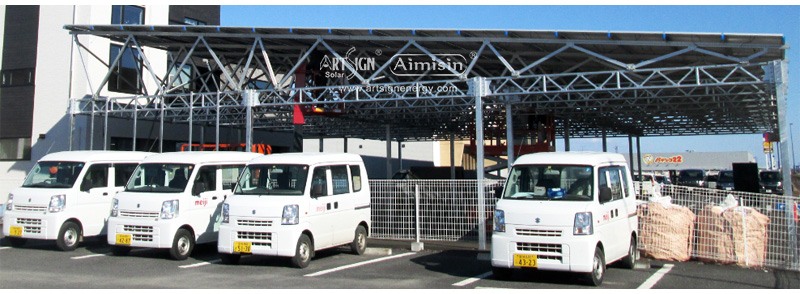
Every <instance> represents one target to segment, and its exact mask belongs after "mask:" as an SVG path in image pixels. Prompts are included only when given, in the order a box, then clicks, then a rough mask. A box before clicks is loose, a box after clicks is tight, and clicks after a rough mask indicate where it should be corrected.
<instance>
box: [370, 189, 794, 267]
mask: <svg viewBox="0 0 800 294" xmlns="http://www.w3.org/2000/svg"><path fill="white" fill-rule="evenodd" d="M502 185H503V182H502V181H499V180H484V181H483V184H481V185H479V184H478V181H476V180H370V189H371V191H372V204H371V208H372V228H371V237H373V238H378V239H394V240H418V241H464V242H479V234H478V232H479V228H480V224H481V223H483V225H484V226H485V230H486V234H487V236H490V235H491V232H492V216H493V213H494V208H495V202H496V200H497V198H496V197H495V194H496V193H497V190H499V189H500V188H502ZM635 186H636V190H637V196H636V197H637V200H638V201H639V206H638V207H639V209H638V214H639V235H640V237H639V249H640V250H641V251H642V253H644V254H645V255H647V256H650V257H651V258H656V259H664V260H689V259H696V260H703V261H707V262H715V263H722V264H731V263H732V264H739V265H741V266H746V267H770V268H782V269H791V270H798V271H800V265H798V258H800V252H799V251H798V249H797V248H798V245H797V244H798V233H799V232H798V228H797V221H798V219H797V217H798V216H797V213H798V212H797V210H796V209H795V207H797V201H796V199H797V197H796V196H795V197H791V196H789V197H787V196H782V195H768V194H757V193H745V192H737V191H725V190H718V189H704V188H691V187H684V186H674V185H666V186H660V195H661V196H662V197H669V199H670V203H671V204H669V205H660V204H655V203H656V202H650V201H649V200H655V199H651V196H652V195H653V189H652V188H651V187H648V186H646V185H645V186H644V187H643V186H642V185H640V184H639V183H638V182H637V183H636V185H635ZM478 187H482V190H483V201H484V215H483V219H481V217H480V216H479V212H478V211H479V205H478ZM664 199H667V198H660V201H663V200H664ZM726 200H728V201H729V204H735V205H736V206H737V207H726V206H724V205H723V203H725V201H726ZM731 201H732V202H731ZM487 240H490V239H487Z"/></svg>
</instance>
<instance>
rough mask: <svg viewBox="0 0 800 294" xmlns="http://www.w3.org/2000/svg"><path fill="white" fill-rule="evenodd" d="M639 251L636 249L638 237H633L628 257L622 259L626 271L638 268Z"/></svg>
mask: <svg viewBox="0 0 800 294" xmlns="http://www.w3.org/2000/svg"><path fill="white" fill-rule="evenodd" d="M638 255H639V251H638V250H637V249H636V236H631V243H630V244H629V245H628V255H626V256H625V257H624V258H623V259H622V266H623V267H625V268H626V269H633V268H634V266H636V260H637V259H638V257H639V256H638Z"/></svg>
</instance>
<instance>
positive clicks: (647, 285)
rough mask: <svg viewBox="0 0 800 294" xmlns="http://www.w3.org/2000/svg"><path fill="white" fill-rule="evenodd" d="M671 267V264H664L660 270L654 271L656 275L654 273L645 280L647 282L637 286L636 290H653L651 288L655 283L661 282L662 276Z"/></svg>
mask: <svg viewBox="0 0 800 294" xmlns="http://www.w3.org/2000/svg"><path fill="white" fill-rule="evenodd" d="M673 266H674V265H672V264H665V265H664V266H663V267H662V268H661V269H659V270H658V271H656V273H654V274H653V275H652V276H650V277H649V278H647V280H645V281H644V283H642V284H641V285H639V288H636V289H650V288H653V286H655V285H656V283H658V281H659V280H661V278H663V277H664V275H666V274H667V273H668V272H669V271H670V270H671V269H672V267H673Z"/></svg>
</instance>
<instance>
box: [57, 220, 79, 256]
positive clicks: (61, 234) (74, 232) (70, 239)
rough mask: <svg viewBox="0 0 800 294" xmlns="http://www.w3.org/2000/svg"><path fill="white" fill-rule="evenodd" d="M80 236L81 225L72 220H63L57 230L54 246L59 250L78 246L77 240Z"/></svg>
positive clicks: (69, 249)
mask: <svg viewBox="0 0 800 294" xmlns="http://www.w3.org/2000/svg"><path fill="white" fill-rule="evenodd" d="M80 238H81V227H79V226H78V224H76V223H74V222H65V223H64V224H63V225H61V229H60V230H58V238H57V239H56V246H58V249H61V251H72V250H75V248H78V240H80Z"/></svg>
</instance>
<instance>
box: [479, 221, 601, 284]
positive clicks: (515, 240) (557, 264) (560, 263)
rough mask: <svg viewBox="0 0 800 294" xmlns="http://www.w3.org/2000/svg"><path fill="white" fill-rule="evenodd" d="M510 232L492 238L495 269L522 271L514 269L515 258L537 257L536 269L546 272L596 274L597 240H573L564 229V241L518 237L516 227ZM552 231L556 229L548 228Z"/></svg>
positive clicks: (496, 234) (559, 238) (577, 237)
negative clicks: (594, 264) (593, 271)
mask: <svg viewBox="0 0 800 294" xmlns="http://www.w3.org/2000/svg"><path fill="white" fill-rule="evenodd" d="M507 229H511V230H512V231H511V232H509V231H507V232H494V233H493V234H492V248H491V254H492V266H494V267H502V268H520V267H517V266H514V255H515V254H535V255H536V256H537V266H536V268H538V269H542V270H554V271H569V272H581V273H588V272H591V271H592V260H593V258H594V249H595V247H596V246H597V239H596V238H595V237H594V236H592V235H589V236H573V235H572V231H571V230H569V229H566V228H559V229H562V234H561V235H562V236H561V237H531V236H518V235H515V234H514V233H513V230H514V229H513V226H507ZM547 229H548V230H552V229H553V228H547Z"/></svg>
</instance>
